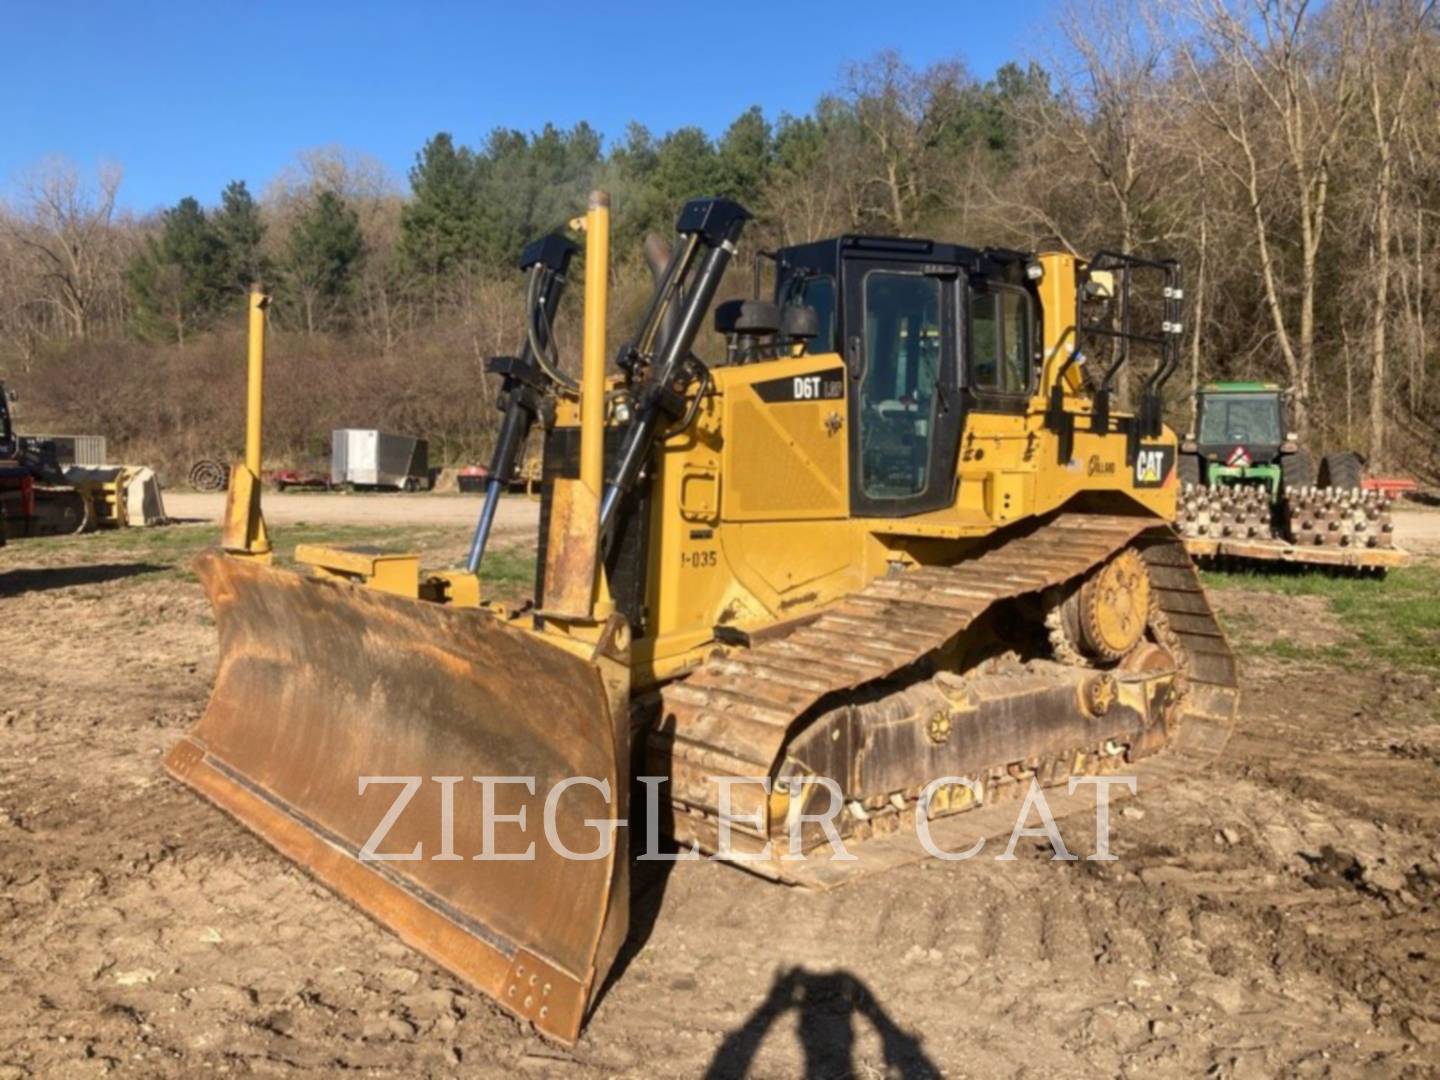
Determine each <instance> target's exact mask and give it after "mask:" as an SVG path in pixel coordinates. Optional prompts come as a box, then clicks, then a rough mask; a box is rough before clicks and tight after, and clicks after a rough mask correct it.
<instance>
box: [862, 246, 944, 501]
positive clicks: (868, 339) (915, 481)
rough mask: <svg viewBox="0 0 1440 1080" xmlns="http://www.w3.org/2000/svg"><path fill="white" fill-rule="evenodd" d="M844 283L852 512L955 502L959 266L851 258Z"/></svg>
mask: <svg viewBox="0 0 1440 1080" xmlns="http://www.w3.org/2000/svg"><path fill="white" fill-rule="evenodd" d="M844 289H845V302H844V313H845V315H844V321H845V362H846V368H847V371H848V382H849V388H850V393H849V394H848V395H847V396H848V397H849V412H850V509H851V513H852V514H853V515H855V516H857V517H901V516H905V515H908V514H919V513H923V512H925V511H927V510H936V509H939V508H941V507H944V506H949V505H950V504H951V503H952V502H953V501H954V496H955V455H956V452H957V449H958V447H959V439H960V429H961V420H962V417H961V403H960V394H959V376H958V358H957V355H956V352H957V349H956V342H957V340H958V337H959V335H958V333H957V330H956V327H957V312H956V303H957V300H956V292H957V289H956V271H955V268H953V267H943V266H942V267H938V268H937V267H936V266H935V265H934V264H922V263H919V262H907V261H903V260H878V259H854V258H850V259H846V260H844Z"/></svg>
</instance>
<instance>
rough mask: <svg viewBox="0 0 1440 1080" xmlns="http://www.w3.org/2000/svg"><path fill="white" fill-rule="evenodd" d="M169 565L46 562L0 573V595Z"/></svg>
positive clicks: (63, 586)
mask: <svg viewBox="0 0 1440 1080" xmlns="http://www.w3.org/2000/svg"><path fill="white" fill-rule="evenodd" d="M168 569H169V567H166V566H160V565H158V564H156V563H146V562H137V563H97V564H95V565H93V566H48V567H35V568H29V569H24V570H7V571H4V572H3V573H0V597H9V596H19V595H20V594H21V593H29V592H45V591H47V590H49V589H68V588H70V587H71V586H74V585H102V584H104V583H106V582H109V581H119V580H121V579H122V578H127V577H137V576H139V575H140V574H155V573H159V572H161V571H163V570H168Z"/></svg>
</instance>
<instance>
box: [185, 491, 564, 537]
mask: <svg viewBox="0 0 1440 1080" xmlns="http://www.w3.org/2000/svg"><path fill="white" fill-rule="evenodd" d="M484 501H485V497H484V496H483V495H429V494H413V495H404V494H400V493H398V492H397V493H390V492H383V493H382V492H376V493H354V492H334V493H324V492H317V491H286V492H283V493H282V492H276V491H267V492H266V493H265V521H266V523H267V524H270V525H294V524H297V523H300V522H312V523H317V524H329V525H455V526H473V525H474V523H475V520H476V519H477V518H478V517H479V516H480V507H481V505H482V504H483V503H484ZM165 512H166V513H167V514H168V515H170V517H172V518H176V519H177V520H180V521H184V522H203V521H208V522H212V523H213V524H216V525H219V524H220V520H221V518H222V517H223V516H224V514H225V496H224V494H223V493H220V494H213V495H212V494H207V493H202V492H198V491H167V492H165ZM539 520H540V503H539V501H538V500H536V499H529V498H522V497H520V496H518V495H517V496H513V497H511V498H506V499H501V500H500V508H499V509H498V510H497V511H496V514H495V529H496V533H497V535H499V534H503V533H506V532H509V531H516V532H528V531H533V530H534V528H535V523H536V522H537V521H539Z"/></svg>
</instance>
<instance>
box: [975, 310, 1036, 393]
mask: <svg viewBox="0 0 1440 1080" xmlns="http://www.w3.org/2000/svg"><path fill="white" fill-rule="evenodd" d="M969 322H970V356H969V364H968V371H969V375H970V379H969V385H970V388H971V389H972V390H974V391H976V392H977V393H982V394H984V393H989V394H1024V393H1027V392H1028V391H1029V389H1030V373H1031V368H1032V366H1033V364H1032V360H1031V348H1032V345H1031V331H1032V325H1033V316H1032V313H1031V308H1030V296H1029V294H1027V293H1025V292H1024V291H1022V290H1020V289H1010V288H1003V287H995V286H992V287H989V288H972V289H971V291H970V313H969Z"/></svg>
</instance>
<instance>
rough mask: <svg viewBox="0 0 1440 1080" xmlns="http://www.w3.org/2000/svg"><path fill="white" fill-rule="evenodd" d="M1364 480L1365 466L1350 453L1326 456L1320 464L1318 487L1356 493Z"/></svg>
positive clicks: (1357, 455)
mask: <svg viewBox="0 0 1440 1080" xmlns="http://www.w3.org/2000/svg"><path fill="white" fill-rule="evenodd" d="M1364 479H1365V464H1364V462H1362V461H1361V460H1360V455H1359V454H1356V453H1353V452H1351V451H1348V450H1347V451H1344V452H1341V453H1337V454H1326V455H1325V458H1324V460H1323V461H1321V463H1320V486H1321V487H1330V488H1341V489H1343V490H1345V491H1358V490H1359V489H1360V487H1361V486H1362V484H1363V481H1364Z"/></svg>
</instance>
